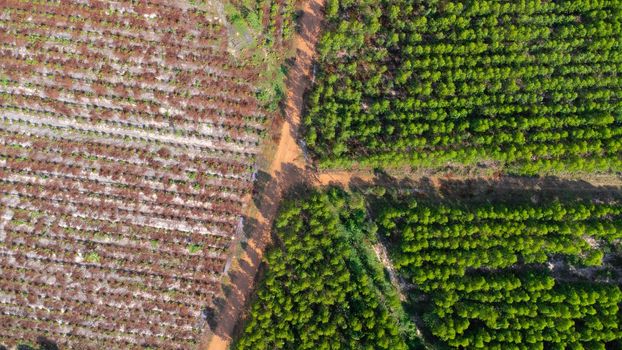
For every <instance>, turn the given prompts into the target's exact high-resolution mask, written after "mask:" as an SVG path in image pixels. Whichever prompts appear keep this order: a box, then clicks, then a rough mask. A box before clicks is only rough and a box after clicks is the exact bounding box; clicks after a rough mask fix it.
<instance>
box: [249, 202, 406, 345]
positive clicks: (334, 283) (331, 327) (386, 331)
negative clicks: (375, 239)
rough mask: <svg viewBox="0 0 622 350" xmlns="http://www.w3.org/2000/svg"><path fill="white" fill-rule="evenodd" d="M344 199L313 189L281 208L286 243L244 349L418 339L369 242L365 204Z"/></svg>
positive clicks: (275, 254)
mask: <svg viewBox="0 0 622 350" xmlns="http://www.w3.org/2000/svg"><path fill="white" fill-rule="evenodd" d="M343 196H344V195H343V194H339V193H338V192H336V191H332V192H329V193H328V194H314V195H312V196H311V197H310V198H309V199H307V200H300V201H295V202H292V203H289V205H287V206H286V207H285V209H284V210H282V212H281V213H280V215H279V217H278V219H277V220H276V225H275V229H276V234H277V237H278V240H279V241H278V242H277V244H276V247H274V249H272V250H271V251H270V252H269V253H268V254H267V255H266V260H267V263H268V266H269V269H268V271H267V273H266V276H265V278H264V280H263V281H262V283H261V287H260V288H259V291H258V293H257V296H256V298H257V299H256V301H255V303H254V304H253V306H252V309H251V314H250V317H249V320H248V322H247V324H246V327H245V330H244V333H243V336H242V338H241V339H240V340H239V341H238V343H237V349H239V350H242V349H253V350H261V349H357V350H358V349H370V350H372V349H407V348H408V347H407V345H406V342H405V340H404V339H408V341H413V339H412V337H413V335H412V334H404V331H403V328H402V329H400V326H399V325H398V321H397V320H398V318H400V314H399V310H400V307H401V306H400V303H399V299H398V298H397V296H396V293H395V291H394V290H393V289H392V286H391V285H390V283H387V282H386V281H385V278H384V276H383V271H382V268H380V267H379V266H378V263H376V262H375V260H374V258H375V257H374V256H373V252H370V250H369V249H368V248H365V247H366V246H367V245H366V244H364V243H363V241H364V240H365V239H367V238H369V237H370V233H369V229H370V225H369V224H367V223H365V212H364V209H363V208H360V206H357V208H349V207H348V205H347V203H346V201H347V198H346V197H343ZM367 247H368V246H367ZM406 323H407V322H406ZM402 326H406V324H405V323H403V324H402ZM415 342H416V339H415ZM412 348H414V347H412Z"/></svg>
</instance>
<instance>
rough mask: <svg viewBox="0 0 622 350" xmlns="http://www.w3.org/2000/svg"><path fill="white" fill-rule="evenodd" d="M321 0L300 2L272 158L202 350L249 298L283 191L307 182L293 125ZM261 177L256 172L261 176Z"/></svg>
mask: <svg viewBox="0 0 622 350" xmlns="http://www.w3.org/2000/svg"><path fill="white" fill-rule="evenodd" d="M323 8H324V0H310V1H305V3H304V5H303V8H302V11H303V14H302V16H301V18H300V26H301V30H300V33H299V34H297V35H296V36H295V38H294V48H295V49H296V60H295V63H294V64H293V66H292V67H291V68H290V70H289V76H288V80H287V89H288V90H287V99H286V101H285V116H284V122H283V123H282V125H281V130H280V138H279V143H278V147H277V149H276V152H275V154H274V158H273V160H272V162H271V164H270V166H269V168H268V169H266V170H267V171H266V172H263V174H259V175H258V180H257V185H256V186H257V187H260V189H259V190H258V193H257V194H256V195H255V198H254V205H253V206H251V208H250V209H249V217H247V218H246V222H245V226H246V231H247V232H248V234H249V235H250V237H248V238H247V242H246V243H247V244H246V245H245V247H244V249H242V248H240V250H242V251H241V252H240V253H239V254H237V256H238V258H237V259H235V260H234V261H233V263H232V265H231V270H230V272H229V278H230V281H231V284H230V285H229V286H228V287H226V288H225V289H227V291H225V301H226V304H225V305H223V306H222V309H221V310H219V315H218V321H217V322H218V323H217V327H215V329H213V330H212V332H213V334H212V335H211V337H209V340H207V341H206V342H205V344H204V345H203V346H202V348H204V349H207V350H224V349H226V348H227V347H228V346H229V344H230V341H231V339H232V337H233V335H234V334H235V332H236V325H237V324H238V321H239V320H240V319H241V318H242V317H243V315H244V314H243V312H244V306H245V305H246V303H247V299H248V297H249V296H250V295H251V294H252V291H253V287H254V281H255V279H256V276H257V272H258V270H259V266H260V263H261V257H262V256H263V252H264V249H265V247H266V245H267V244H268V243H269V241H270V230H271V227H272V221H273V220H274V217H275V215H276V213H277V210H278V206H279V204H280V202H281V198H282V196H283V193H285V191H286V190H287V189H289V188H291V187H292V186H294V185H296V184H299V183H304V182H309V181H306V179H307V178H308V173H309V171H308V170H307V166H306V163H305V159H304V155H303V151H302V149H301V147H300V145H299V144H298V143H297V140H298V139H299V138H298V126H299V124H300V115H301V113H302V109H303V96H304V93H305V91H306V89H307V88H308V86H309V83H310V82H311V74H312V73H311V72H312V65H313V56H314V53H315V44H316V42H317V40H318V35H319V32H320V28H321V25H320V24H321V21H322V19H323V16H324V14H323ZM260 173H261V172H260Z"/></svg>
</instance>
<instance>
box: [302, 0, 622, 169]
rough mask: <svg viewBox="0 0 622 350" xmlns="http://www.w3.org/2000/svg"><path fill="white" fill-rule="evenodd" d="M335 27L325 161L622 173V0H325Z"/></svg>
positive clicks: (321, 51)
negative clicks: (479, 164)
mask: <svg viewBox="0 0 622 350" xmlns="http://www.w3.org/2000/svg"><path fill="white" fill-rule="evenodd" d="M326 21H327V24H326V29H325V31H324V35H323V37H322V39H321V40H320V43H319V45H318V60H319V69H318V73H317V77H316V84H315V86H314V88H313V91H312V92H311V93H310V96H309V100H308V113H307V115H306V117H305V118H304V125H305V127H306V142H307V144H308V145H309V147H310V149H311V150H312V151H313V152H314V153H315V154H316V155H317V156H318V157H319V159H320V163H321V165H322V166H325V167H343V166H350V165H353V164H360V165H367V166H386V165H396V164H410V165H417V166H439V165H442V164H445V163H447V162H450V161H451V162H461V163H464V164H473V163H475V162H477V161H481V160H493V161H497V162H499V163H500V164H502V165H505V166H506V167H508V168H509V169H511V170H512V171H514V172H516V173H522V174H535V173H538V172H559V171H610V170H614V171H619V170H622V158H621V157H620V156H621V154H622V99H620V95H621V93H622V91H621V90H622V79H621V72H622V40H621V36H620V33H621V32H622V1H620V0H608V1H592V0H572V1H571V0H563V1H544V0H520V1H517V0H481V1H465V0H461V1H456V0H453V1H452V0H450V1H439V0H415V1H412V0H385V1H374V0H328V3H327V8H326Z"/></svg>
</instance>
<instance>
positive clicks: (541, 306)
mask: <svg viewBox="0 0 622 350" xmlns="http://www.w3.org/2000/svg"><path fill="white" fill-rule="evenodd" d="M378 223H379V226H380V232H382V233H385V234H388V235H389V236H390V237H391V239H392V242H393V244H392V246H393V254H392V255H391V256H392V261H393V263H394V265H395V267H396V268H397V270H398V272H399V273H400V274H401V275H402V276H403V277H404V278H405V279H406V280H408V281H409V282H410V283H412V286H413V288H412V289H411V290H410V292H409V297H410V301H411V303H412V304H413V305H415V307H414V310H416V313H417V317H419V318H420V319H421V320H422V324H423V325H424V327H425V329H426V332H427V334H429V336H430V337H431V340H432V342H433V343H435V344H438V345H439V346H440V347H441V348H444V347H446V346H448V347H449V348H459V349H465V348H468V349H472V348H484V349H526V348H527V349H617V348H619V347H620V345H622V343H621V340H622V328H621V327H620V317H621V315H622V313H621V312H620V309H619V305H620V303H621V302H622V292H621V291H620V281H621V278H622V275H621V271H620V270H619V253H620V238H621V237H622V205H620V204H619V203H589V202H565V203H560V202H553V203H548V204H533V203H523V204H512V205H506V204H479V205H469V206H468V207H466V206H464V207H463V206H458V205H450V204H434V205H433V204H426V203H424V202H417V201H414V200H402V201H398V202H396V203H394V205H393V206H391V207H390V208H386V209H385V210H383V211H382V214H381V215H380V217H379V219H378ZM616 259H618V260H616ZM616 261H618V262H616Z"/></svg>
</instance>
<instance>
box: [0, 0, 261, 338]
mask: <svg viewBox="0 0 622 350" xmlns="http://www.w3.org/2000/svg"><path fill="white" fill-rule="evenodd" d="M197 3H199V2H197ZM226 35H227V30H226V27H225V25H224V23H223V22H222V20H221V19H220V18H218V12H217V11H214V9H213V8H208V7H207V5H206V4H204V3H200V4H199V5H190V2H188V1H179V2H170V1H160V0H150V1H138V2H137V1H117V2H103V1H89V2H88V3H85V2H77V1H63V2H51V1H50V2H40V1H38V2H34V1H31V2H29V1H22V0H6V1H2V2H1V3H0V110H1V114H0V115H1V120H0V325H2V326H1V327H0V344H5V345H15V344H18V343H21V342H24V341H30V342H34V341H35V339H36V338H37V337H38V336H44V337H46V338H48V339H50V340H52V341H53V342H55V343H57V344H58V345H59V346H60V347H61V348H67V349H69V348H71V349H119V348H123V349H134V348H136V349H138V348H141V349H144V348H146V347H151V348H159V349H188V348H191V347H193V346H194V345H193V344H195V343H196V342H198V339H199V338H200V335H201V334H202V332H203V329H204V326H205V317H206V315H205V314H204V312H203V310H205V309H206V308H208V307H209V306H210V305H211V303H212V299H213V297H214V296H215V295H217V294H219V293H220V286H219V281H220V278H221V275H222V274H223V272H224V270H225V266H226V262H227V259H228V250H229V246H230V243H231V241H232V239H233V237H234V236H235V235H236V233H237V232H239V231H240V223H241V220H240V219H241V216H242V212H243V208H244V206H245V204H246V202H247V200H248V198H249V197H250V189H251V186H252V173H253V171H254V163H255V157H256V154H257V152H258V149H259V142H260V139H261V134H262V133H263V130H264V127H265V125H266V120H267V115H266V114H267V113H266V112H265V111H263V110H262V108H261V107H260V106H259V105H258V102H257V100H256V98H255V91H256V89H255V77H256V76H257V71H256V69H255V68H252V67H247V66H243V65H240V64H239V63H235V62H234V61H233V60H231V58H230V57H229V55H228V54H227V51H226V46H225V45H226V42H227V40H226Z"/></svg>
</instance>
